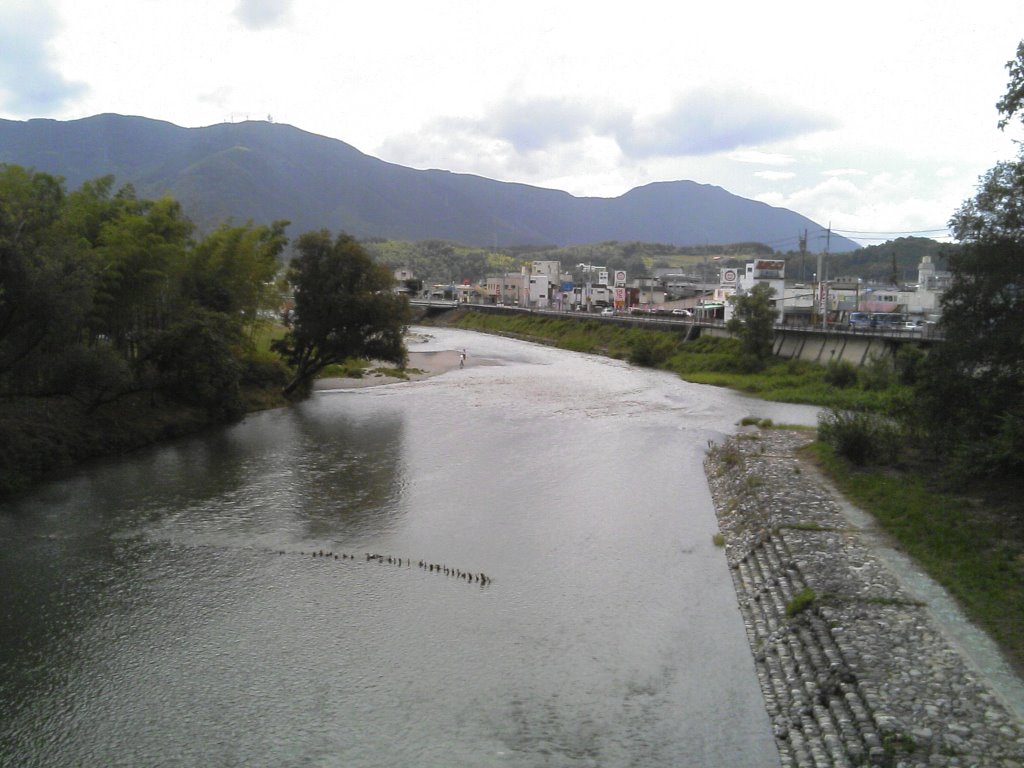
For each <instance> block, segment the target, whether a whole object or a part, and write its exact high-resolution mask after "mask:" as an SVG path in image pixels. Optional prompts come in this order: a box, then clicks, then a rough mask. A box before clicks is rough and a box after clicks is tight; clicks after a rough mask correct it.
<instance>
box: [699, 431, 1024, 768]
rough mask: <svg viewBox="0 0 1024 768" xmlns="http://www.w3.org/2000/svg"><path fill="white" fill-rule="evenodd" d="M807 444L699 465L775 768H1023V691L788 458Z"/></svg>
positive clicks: (777, 436)
mask: <svg viewBox="0 0 1024 768" xmlns="http://www.w3.org/2000/svg"><path fill="white" fill-rule="evenodd" d="M810 439H811V437H810V435H809V434H808V433H801V432H795V431H784V430H766V431H744V432H741V433H740V434H739V435H737V436H736V437H733V438H731V439H730V440H728V441H727V442H726V443H724V444H722V445H719V446H715V447H713V448H712V449H711V450H710V451H709V453H708V456H707V459H706V462H705V469H706V472H707V476H708V481H709V484H710V487H711V492H712V496H713V498H714V500H715V507H716V511H717V514H718V518H719V527H720V530H721V532H722V534H723V536H724V538H725V541H726V552H727V557H728V561H729V566H730V568H731V570H732V573H733V582H734V584H735V586H736V592H737V597H738V600H739V605H740V610H741V613H742V614H743V617H744V622H745V624H746V627H747V635H748V638H749V640H750V644H751V651H752V653H753V654H754V660H755V665H756V667H757V670H758V676H759V678H760V682H761V688H762V691H763V693H764V697H765V705H766V707H767V710H768V714H769V717H770V718H771V720H772V725H773V730H774V733H775V738H776V744H777V745H778V748H779V755H780V758H781V762H782V765H783V766H800V767H801V768H802V767H803V766H814V768H822V767H823V766H857V765H881V766H907V767H908V768H909V767H910V766H1000V767H1002V768H1006V767H1009V766H1024V684H1022V682H1021V680H1020V678H1019V677H1018V676H1016V675H1015V674H1014V673H1013V672H1012V671H1011V670H1010V668H1009V666H1008V665H1007V664H1005V662H1004V661H1003V660H1002V658H1001V657H1000V656H999V653H998V651H996V650H995V649H994V646H993V645H992V643H991V642H990V641H989V640H988V638H987V637H986V636H985V635H983V634H982V633H981V632H980V631H978V630H977V629H976V628H974V627H973V626H972V625H971V624H970V623H969V622H968V621H966V619H964V618H963V616H962V614H961V613H960V612H959V610H958V609H957V607H956V606H955V604H954V603H953V601H952V600H951V599H949V598H948V596H946V594H945V593H944V591H943V590H942V589H941V588H940V587H938V586H937V585H936V584H935V583H934V582H932V581H931V580H930V579H929V578H928V577H926V576H925V575H923V574H922V573H921V572H920V571H919V570H918V569H917V568H915V567H914V565H913V563H911V562H910V561H909V560H908V559H907V558H905V557H902V556H901V555H899V554H898V553H896V552H895V551H894V550H892V549H891V548H890V547H889V546H888V545H887V543H886V540H885V537H884V536H883V535H882V534H880V533H879V532H878V530H877V529H876V528H874V525H873V520H872V519H871V518H870V517H869V516H867V515H866V514H864V513H863V512H860V511H859V510H856V509H855V508H853V507H852V506H851V505H849V504H848V503H846V502H845V501H843V500H842V499H841V498H840V497H839V496H838V494H837V493H836V492H835V491H834V490H833V489H832V488H831V487H830V486H829V485H828V483H827V482H826V481H825V480H824V479H823V478H822V477H821V475H820V474H819V473H818V472H817V471H816V470H815V469H814V468H813V467H811V466H809V465H808V464H807V463H806V462H803V461H801V460H800V459H799V458H798V457H797V453H796V452H797V449H798V448H799V447H800V446H801V445H803V444H805V443H807V442H808V441H809V440H810ZM805 588H807V589H810V590H813V592H814V594H815V595H817V596H818V599H816V600H814V601H813V602H812V603H811V604H810V606H809V607H808V608H807V609H806V610H803V611H801V612H799V613H796V614H795V615H793V616H787V611H786V608H787V606H792V605H793V603H792V601H793V598H794V597H795V596H797V595H798V594H799V593H800V592H801V591H802V590H804V589H805Z"/></svg>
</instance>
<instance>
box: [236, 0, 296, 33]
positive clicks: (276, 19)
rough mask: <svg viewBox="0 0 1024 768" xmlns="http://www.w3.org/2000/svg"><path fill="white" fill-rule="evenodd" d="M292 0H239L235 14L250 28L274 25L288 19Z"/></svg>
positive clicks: (263, 27)
mask: <svg viewBox="0 0 1024 768" xmlns="http://www.w3.org/2000/svg"><path fill="white" fill-rule="evenodd" d="M291 5H292V0H238V7H237V8H236V9H235V16H237V17H238V20H239V21H241V22H242V24H244V25H245V26H247V27H249V28H250V29H266V28H268V27H274V26H277V25H278V24H280V23H282V22H284V21H286V20H287V19H288V15H289V12H290V10H291Z"/></svg>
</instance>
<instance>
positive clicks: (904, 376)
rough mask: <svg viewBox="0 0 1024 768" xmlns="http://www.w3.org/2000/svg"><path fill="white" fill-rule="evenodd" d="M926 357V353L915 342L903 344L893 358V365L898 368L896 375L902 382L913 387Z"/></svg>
mask: <svg viewBox="0 0 1024 768" xmlns="http://www.w3.org/2000/svg"><path fill="white" fill-rule="evenodd" d="M924 358H925V353H924V352H922V351H921V348H920V347H918V346H917V345H915V344H903V345H902V346H901V347H900V348H899V350H897V352H896V355H895V357H894V358H893V365H894V367H895V368H896V377H897V378H898V379H899V381H900V384H905V385H906V386H908V387H912V386H913V385H914V384H915V383H917V380H918V378H919V376H920V373H921V366H922V364H923V363H924Z"/></svg>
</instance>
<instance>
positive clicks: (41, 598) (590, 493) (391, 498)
mask: <svg viewBox="0 0 1024 768" xmlns="http://www.w3.org/2000/svg"><path fill="white" fill-rule="evenodd" d="M426 332H427V333H429V334H431V338H430V339H429V340H428V341H427V342H426V343H424V344H419V345H413V346H412V347H411V348H412V349H416V350H423V351H426V350H442V349H462V348H465V349H466V350H467V351H468V354H469V358H470V361H471V363H473V365H471V366H467V367H466V368H465V369H464V370H454V371H451V372H449V373H446V374H443V375H440V376H437V377H434V378H430V379H426V380H423V381H419V382H405V383H400V384H396V385H390V386H381V387H371V388H366V389H359V390H350V391H337V392H322V393H319V394H317V395H315V396H314V397H313V398H311V399H310V400H309V401H307V402H305V403H303V404H301V405H298V406H296V407H293V408H289V409H282V410H276V411H272V412H266V413H261V414H255V415H252V416H250V417H248V418H247V419H246V420H245V421H243V422H242V423H241V424H238V425H236V426H233V427H230V428H227V429H223V430H218V431H215V432H212V433H210V434H207V435H203V436H201V437H197V438H193V439H188V440H183V441H178V442H175V443H173V444H170V445H165V446H162V447H159V448H156V449H153V450H148V451H145V452H141V453H138V454H134V455H131V456H129V457H127V458H123V459H120V460H116V461H107V462H100V463H95V464H91V465H90V466H88V467H87V468H84V469H82V470H81V471H79V472H76V473H74V474H73V475H71V476H69V477H67V478H63V479H60V480H57V481H54V482H51V483H48V484H46V485H44V486H42V487H41V488H39V489H38V490H37V491H34V492H33V493H31V494H29V495H26V496H23V497H21V498H19V499H17V500H16V501H14V502H11V503H8V504H7V505H5V506H0V580H2V585H3V586H2V594H0V609H2V614H0V620H2V625H3V626H2V632H0V765H5V766H6V765H17V766H36V765H38V766H67V765H80V766H99V765H124V766H151V765H152V766H156V765H159V766H195V765H223V766H292V765H295V766H298V765H302V766H367V767H369V766H374V767H376V766H385V765H398V766H439V767H441V766H444V767H450V766H516V767H518V766H523V767H529V768H534V767H536V766H602V767H608V766H731V767H732V768H740V767H742V766H757V768H761V767H762V766H767V765H771V764H773V763H775V764H777V763H778V757H777V753H776V749H775V746H774V742H773V739H772V736H771V732H770V728H769V723H768V719H767V716H766V714H765V708H764V703H763V700H762V697H761V693H760V689H759V687H758V683H757V679H756V676H755V673H754V668H753V662H752V659H751V654H750V649H749V646H748V644H747V640H746V636H745V634H744V630H743V626H742V623H741V620H740V615H739V611H738V609H737V607H736V598H735V593H734V591H733V587H732V582H731V579H730V576H729V573H728V570H727V568H726V563H725V556H724V553H723V551H722V550H721V549H718V548H716V547H715V546H714V544H713V542H712V536H713V534H714V533H715V530H716V523H715V515H714V509H713V506H712V503H711V499H710V495H709V492H708V489H707V486H706V482H705V479H704V476H703V471H702V457H703V454H704V451H705V450H706V448H707V445H708V441H709V440H717V439H720V438H721V437H722V436H723V435H724V434H727V433H730V432H732V431H733V430H734V429H735V425H736V423H737V422H738V421H739V419H741V418H742V417H744V416H747V415H755V416H759V417H765V418H772V419H774V420H775V421H776V422H788V423H805V424H813V423H814V419H815V410H814V409H812V408H807V407H800V406H784V405H778V404H770V403H764V402H760V401H757V400H750V399H747V398H743V397H741V396H739V395H736V394H735V393H730V392H727V391H724V390H719V389H714V388H709V387H702V386H697V385H692V384H687V383H685V382H682V381H680V380H678V379H677V378H675V377H674V376H671V375H668V374H664V373H659V372H655V371H648V370H641V369H635V368H631V367H630V366H628V365H627V364H625V363H622V362H618V361H614V360H608V359H603V358H599V357H593V356H587V355H578V354H573V353H569V352H564V351H559V350H554V349H548V348H545V347H538V346H534V345H530V344H526V343H522V342H517V341H511V340H507V339H502V338H498V337H493V336H486V335H478V334H473V333H469V332H460V331H455V330H435V329H430V330H428V331H426ZM321 550H322V551H323V552H325V553H326V552H330V553H332V555H331V556H330V557H326V556H325V557H320V556H312V553H314V552H316V553H319V552H320V551H321ZM367 553H371V554H380V555H382V557H381V558H380V559H372V560H369V561H368V560H367V559H366V558H367ZM335 555H337V558H335ZM350 555H351V557H349V556H350ZM389 557H390V558H391V560H392V562H390V563H389V562H388V560H387V558H389ZM399 560H401V564H399V563H398V561H399ZM421 563H423V566H421ZM434 564H436V565H438V566H439V569H438V570H436V571H435V570H431V569H430V568H429V566H430V565H434ZM445 568H447V569H448V571H447V573H446V572H445V570H444V569H445ZM464 573H471V574H479V573H484V574H486V575H487V577H488V578H489V581H486V582H484V583H481V582H480V581H479V577H478V576H476V578H475V580H473V581H469V580H467V578H466V577H465V576H462V575H460V574H464Z"/></svg>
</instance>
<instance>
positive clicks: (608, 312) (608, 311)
mask: <svg viewBox="0 0 1024 768" xmlns="http://www.w3.org/2000/svg"><path fill="white" fill-rule="evenodd" d="M601 314H602V315H614V314H615V309H614V308H612V307H605V308H604V309H602V310H601Z"/></svg>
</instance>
